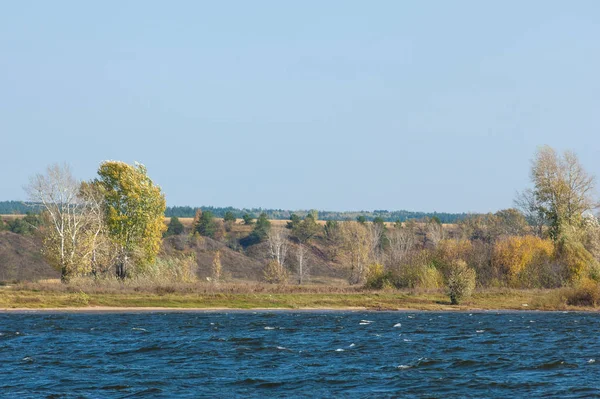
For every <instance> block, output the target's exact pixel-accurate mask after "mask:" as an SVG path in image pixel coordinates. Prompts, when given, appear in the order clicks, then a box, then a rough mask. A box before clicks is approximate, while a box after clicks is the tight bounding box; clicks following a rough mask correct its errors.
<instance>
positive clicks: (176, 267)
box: [140, 256, 196, 282]
mask: <svg viewBox="0 0 600 399" xmlns="http://www.w3.org/2000/svg"><path fill="white" fill-rule="evenodd" d="M195 269H196V260H195V257H194V256H183V257H159V258H157V259H156V261H155V262H154V263H153V264H152V265H150V266H149V267H148V268H147V269H146V270H145V271H144V272H143V273H142V274H141V276H140V277H142V278H149V279H151V280H154V281H157V282H193V281H195V280H196V273H195Z"/></svg>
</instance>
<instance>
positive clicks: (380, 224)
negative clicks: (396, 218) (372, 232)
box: [373, 216, 389, 251]
mask: <svg viewBox="0 0 600 399" xmlns="http://www.w3.org/2000/svg"><path fill="white" fill-rule="evenodd" d="M373 226H374V227H375V229H376V231H377V233H378V236H379V242H378V243H377V245H378V246H379V249H380V250H381V251H383V250H385V249H387V247H388V245H389V240H388V236H387V228H386V227H385V220H383V218H382V217H381V216H377V217H376V218H374V219H373Z"/></svg>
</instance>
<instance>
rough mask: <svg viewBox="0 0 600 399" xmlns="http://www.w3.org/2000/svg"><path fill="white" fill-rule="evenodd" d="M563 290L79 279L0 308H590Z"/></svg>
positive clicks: (30, 286)
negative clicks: (467, 294)
mask: <svg viewBox="0 0 600 399" xmlns="http://www.w3.org/2000/svg"><path fill="white" fill-rule="evenodd" d="M564 295H565V291H564V290H512V289H492V290H486V291H478V292H476V293H474V294H473V297H472V298H471V299H470V300H469V301H468V302H466V303H464V304H462V305H460V306H452V305H450V301H449V298H448V297H447V296H446V294H445V292H444V291H443V290H430V291H419V290H411V291H408V290H402V291H399V290H392V289H390V290H379V291H374V290H367V289H364V288H361V287H356V286H347V285H346V286H341V285H335V286H331V285H329V286H323V285H303V286H298V285H271V284H260V283H219V284H213V283H206V282H193V283H168V282H167V283H158V282H155V281H151V280H145V279H137V280H128V281H119V280H116V279H106V280H92V279H80V280H74V281H73V282H72V283H70V284H68V285H65V284H61V283H60V282H57V281H56V280H46V281H40V282H36V283H21V284H17V285H15V286H12V287H5V288H3V289H1V290H0V308H63V307H87V306H107V307H134V308H135V307H161V308H199V309H209V308H230V309H251V308H281V309H298V308H317V309H348V308H365V309H373V310H397V309H411V310H438V311H439V310H593V309H595V308H594V307H591V306H588V307H584V306H570V305H567V301H566V299H565V296H564Z"/></svg>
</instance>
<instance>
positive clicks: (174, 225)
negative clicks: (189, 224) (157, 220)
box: [165, 216, 184, 237]
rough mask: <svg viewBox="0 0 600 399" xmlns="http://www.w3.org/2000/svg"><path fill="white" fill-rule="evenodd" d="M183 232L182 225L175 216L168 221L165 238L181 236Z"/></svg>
mask: <svg viewBox="0 0 600 399" xmlns="http://www.w3.org/2000/svg"><path fill="white" fill-rule="evenodd" d="M183 230H184V228H183V223H181V221H180V220H179V218H178V217H177V216H173V217H172V218H171V220H170V221H169V225H168V226H167V231H166V233H165V237H169V236H176V235H180V234H183Z"/></svg>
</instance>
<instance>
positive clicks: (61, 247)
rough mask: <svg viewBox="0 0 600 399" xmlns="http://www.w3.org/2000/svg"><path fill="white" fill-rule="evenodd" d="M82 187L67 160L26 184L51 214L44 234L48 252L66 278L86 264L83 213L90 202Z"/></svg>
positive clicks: (29, 193)
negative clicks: (84, 259)
mask: <svg viewBox="0 0 600 399" xmlns="http://www.w3.org/2000/svg"><path fill="white" fill-rule="evenodd" d="M80 187H81V184H80V182H79V181H78V180H77V179H75V178H74V177H73V175H72V173H71V169H70V167H69V166H68V165H66V164H63V165H59V164H54V165H51V166H49V167H48V168H47V169H46V173H45V174H37V175H35V176H33V177H32V178H31V179H30V182H29V185H27V186H26V187H25V191H26V192H27V194H28V196H29V200H30V201H32V202H37V203H41V204H42V205H43V207H44V210H45V212H46V214H47V215H48V219H49V221H50V229H49V233H48V234H47V235H46V236H45V237H44V252H45V254H46V256H47V258H48V260H49V261H50V262H51V263H52V264H54V266H55V267H56V268H57V269H59V270H60V272H61V279H62V280H63V281H64V282H66V281H68V280H69V278H70V277H71V276H72V275H73V274H75V273H77V272H81V271H83V270H81V269H82V268H83V267H84V265H83V264H82V262H81V255H82V253H81V252H82V251H81V250H82V248H81V242H80V239H81V235H82V233H83V232H84V231H85V229H86V223H87V221H88V220H87V218H86V217H83V216H82V215H84V214H85V213H86V212H87V206H86V205H87V204H86V202H85V201H84V200H83V199H82V198H81V196H80V195H79V194H80Z"/></svg>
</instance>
